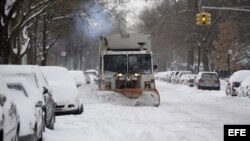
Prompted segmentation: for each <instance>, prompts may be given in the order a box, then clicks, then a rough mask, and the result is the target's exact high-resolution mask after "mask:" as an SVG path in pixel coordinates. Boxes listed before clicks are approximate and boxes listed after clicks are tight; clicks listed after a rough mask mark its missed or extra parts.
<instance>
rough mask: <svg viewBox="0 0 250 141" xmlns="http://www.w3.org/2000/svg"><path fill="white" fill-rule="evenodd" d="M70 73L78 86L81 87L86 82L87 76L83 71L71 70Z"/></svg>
mask: <svg viewBox="0 0 250 141" xmlns="http://www.w3.org/2000/svg"><path fill="white" fill-rule="evenodd" d="M69 73H70V75H71V76H72V78H73V79H74V81H75V84H76V86H77V87H80V86H82V85H84V84H86V78H85V75H84V74H83V71H77V70H69Z"/></svg>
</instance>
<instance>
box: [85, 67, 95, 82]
mask: <svg viewBox="0 0 250 141" xmlns="http://www.w3.org/2000/svg"><path fill="white" fill-rule="evenodd" d="M84 74H85V77H86V82H87V83H88V84H89V83H90V84H97V82H98V71H96V70H86V71H84Z"/></svg>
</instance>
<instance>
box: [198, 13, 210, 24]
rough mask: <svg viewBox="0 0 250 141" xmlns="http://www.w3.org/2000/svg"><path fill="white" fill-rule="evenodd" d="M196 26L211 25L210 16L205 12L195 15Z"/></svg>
mask: <svg viewBox="0 0 250 141" xmlns="http://www.w3.org/2000/svg"><path fill="white" fill-rule="evenodd" d="M196 25H211V14H210V13H207V12H201V13H197V14H196Z"/></svg>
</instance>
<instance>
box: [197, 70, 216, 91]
mask: <svg viewBox="0 0 250 141" xmlns="http://www.w3.org/2000/svg"><path fill="white" fill-rule="evenodd" d="M195 85H196V86H197V88H198V89H215V90H220V79H219V76H218V74H217V73H216V72H199V73H198V75H197V77H196V79H195Z"/></svg>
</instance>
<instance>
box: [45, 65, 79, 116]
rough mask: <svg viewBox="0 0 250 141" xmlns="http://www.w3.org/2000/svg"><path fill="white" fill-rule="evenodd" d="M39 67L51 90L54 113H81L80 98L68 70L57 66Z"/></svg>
mask: <svg viewBox="0 0 250 141" xmlns="http://www.w3.org/2000/svg"><path fill="white" fill-rule="evenodd" d="M41 68H42V71H43V74H44V75H45V77H46V79H47V80H48V83H49V85H50V87H51V89H52V91H53V98H54V100H55V102H56V114H57V115H65V114H81V113H82V112H83V104H82V100H81V97H80V95H79V93H78V90H77V87H76V85H75V82H74V80H73V78H72V77H71V75H70V73H69V71H68V70H67V69H66V68H64V67H57V66H45V67H41Z"/></svg>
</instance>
